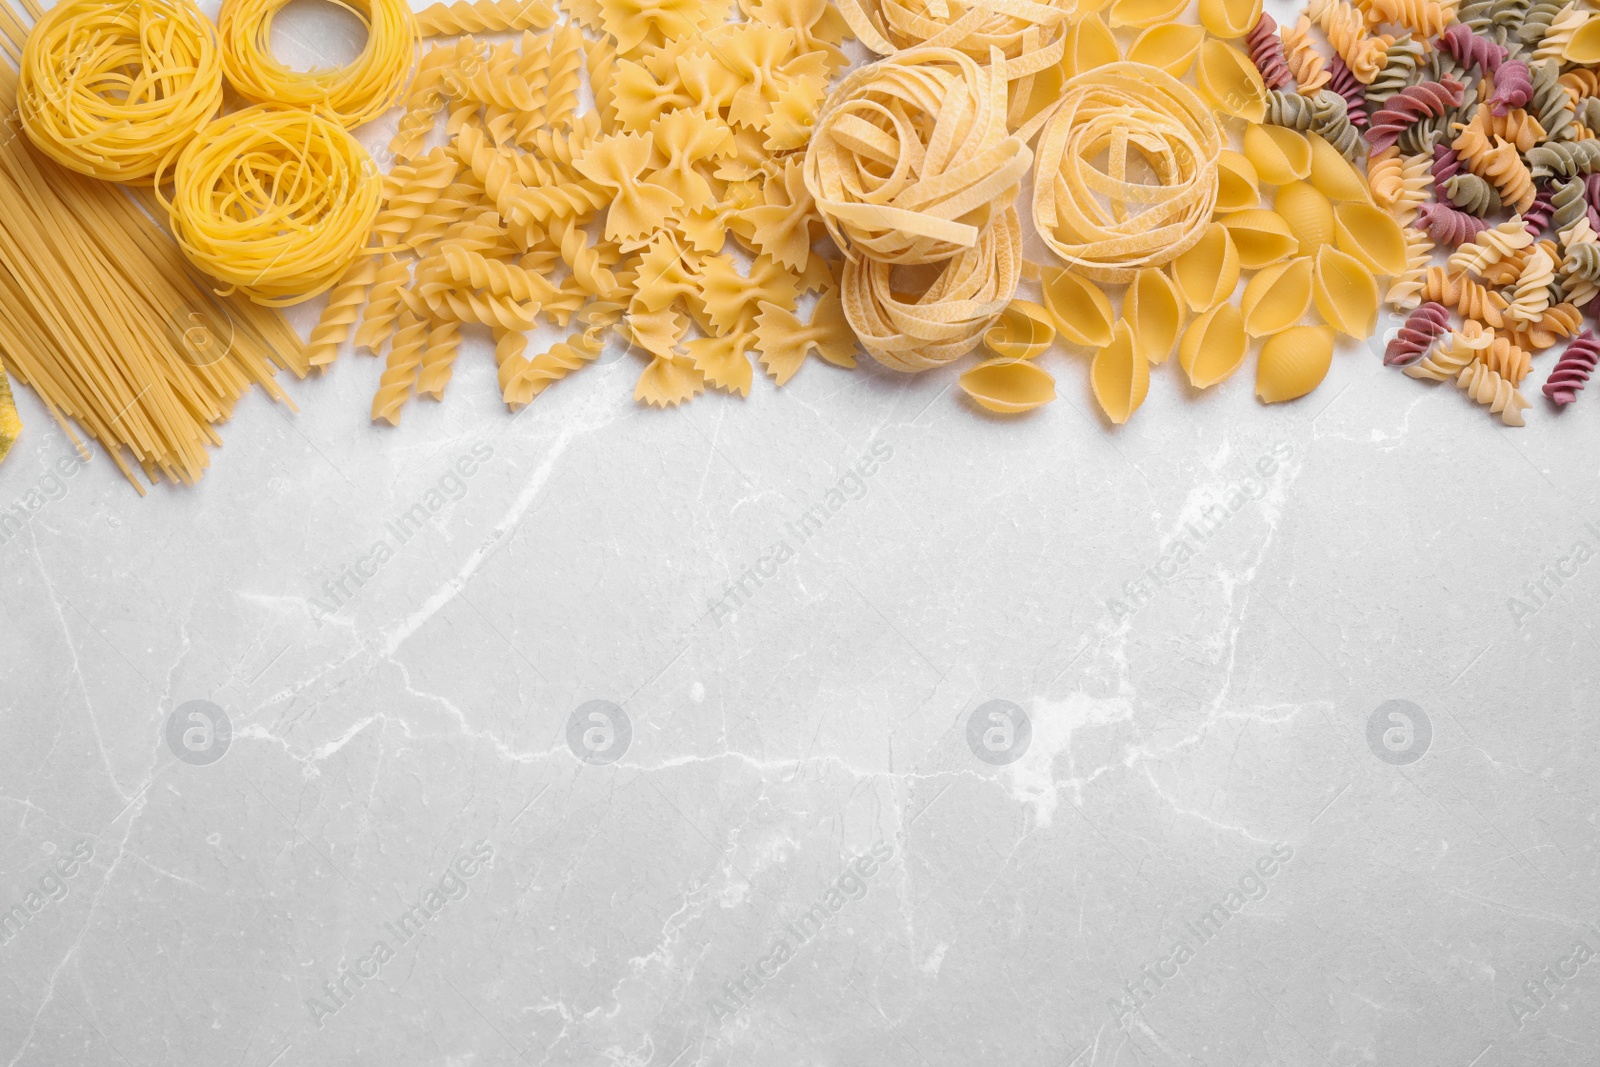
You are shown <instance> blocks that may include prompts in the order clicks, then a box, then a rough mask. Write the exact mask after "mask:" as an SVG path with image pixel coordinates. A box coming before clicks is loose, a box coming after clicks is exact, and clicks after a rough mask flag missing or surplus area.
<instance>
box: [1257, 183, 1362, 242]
mask: <svg viewBox="0 0 1600 1067" xmlns="http://www.w3.org/2000/svg"><path fill="white" fill-rule="evenodd" d="M1272 208H1273V210H1274V211H1276V212H1277V213H1278V215H1280V216H1281V217H1282V218H1283V221H1284V222H1287V223H1288V224H1289V232H1290V233H1292V234H1294V237H1295V240H1297V241H1299V242H1300V252H1301V253H1303V254H1304V255H1308V256H1309V255H1314V254H1315V253H1316V250H1317V249H1319V248H1321V247H1322V246H1323V245H1325V244H1327V243H1328V242H1329V241H1330V240H1332V239H1333V203H1332V202H1331V201H1330V200H1329V199H1328V198H1327V197H1325V196H1323V195H1322V193H1320V192H1319V191H1318V190H1317V188H1316V187H1315V186H1313V185H1311V184H1310V183H1309V182H1290V183H1289V184H1288V185H1285V186H1283V187H1282V188H1280V189H1279V190H1278V197H1277V199H1276V200H1274V201H1273V204H1272ZM1384 217H1385V218H1387V217H1388V216H1387V215H1386V216H1384Z"/></svg>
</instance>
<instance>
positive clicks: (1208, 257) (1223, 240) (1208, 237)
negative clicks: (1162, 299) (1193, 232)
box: [1172, 222, 1239, 311]
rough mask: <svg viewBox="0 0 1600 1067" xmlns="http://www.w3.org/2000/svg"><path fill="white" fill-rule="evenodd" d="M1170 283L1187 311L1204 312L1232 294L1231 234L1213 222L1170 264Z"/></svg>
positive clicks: (1235, 256) (1234, 255)
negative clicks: (1187, 308)
mask: <svg viewBox="0 0 1600 1067" xmlns="http://www.w3.org/2000/svg"><path fill="white" fill-rule="evenodd" d="M1172 280H1173V281H1175V282H1177V283H1178V291H1179V292H1180V293H1182V294H1183V299H1184V302H1185V303H1187V304H1188V305H1189V310H1190V311H1208V310H1210V309H1211V308H1214V307H1216V306H1217V305H1218V304H1220V303H1222V301H1224V300H1226V299H1228V297H1230V296H1232V295H1233V289H1234V286H1236V285H1238V284H1239V250H1238V248H1237V247H1235V245H1234V243H1233V235H1232V234H1230V233H1229V232H1228V228H1227V227H1226V226H1224V225H1222V224H1221V223H1220V222H1213V223H1212V224H1211V225H1209V226H1207V227H1206V232H1205V233H1203V234H1201V235H1200V240H1199V242H1198V243H1197V244H1196V245H1195V246H1194V247H1193V248H1191V249H1189V251H1187V252H1185V253H1184V254H1183V255H1181V256H1179V257H1178V258H1177V259H1175V260H1173V262H1172Z"/></svg>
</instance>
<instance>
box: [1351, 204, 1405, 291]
mask: <svg viewBox="0 0 1600 1067" xmlns="http://www.w3.org/2000/svg"><path fill="white" fill-rule="evenodd" d="M1333 233H1334V247H1336V248H1337V249H1339V251H1341V252H1348V253H1349V254H1350V255H1352V256H1354V257H1355V258H1356V259H1357V260H1359V261H1360V262H1361V263H1362V264H1363V265H1364V266H1366V267H1367V268H1369V269H1371V270H1374V271H1377V272H1378V273H1379V274H1388V275H1395V274H1402V273H1404V272H1405V269H1406V236H1405V233H1404V232H1402V231H1401V229H1400V224H1399V223H1397V222H1396V221H1395V220H1394V218H1393V217H1392V216H1390V214H1389V213H1388V212H1387V211H1380V210H1379V209H1378V208H1376V207H1373V206H1372V205H1371V204H1359V203H1349V204H1340V205H1339V207H1338V208H1337V210H1335V212H1334V227H1333Z"/></svg>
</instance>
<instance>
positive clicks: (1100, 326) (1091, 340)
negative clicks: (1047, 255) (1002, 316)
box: [1039, 267, 1116, 348]
mask: <svg viewBox="0 0 1600 1067" xmlns="http://www.w3.org/2000/svg"><path fill="white" fill-rule="evenodd" d="M1039 288H1040V289H1041V290H1042V291H1043V292H1044V306H1045V307H1046V308H1048V309H1049V310H1050V317H1051V318H1052V319H1053V320H1054V321H1055V325H1056V329H1057V330H1059V331H1060V332H1061V336H1062V337H1065V338H1066V339H1067V340H1068V341H1071V342H1072V343H1073V344H1075V345H1084V346H1085V347H1088V348H1099V347H1101V346H1102V345H1108V344H1110V343H1111V324H1112V322H1114V321H1115V320H1116V315H1115V314H1113V313H1112V311H1111V301H1109V300H1107V299H1106V294H1105V293H1102V292H1101V291H1100V287H1099V286H1097V285H1095V284H1094V283H1093V282H1091V281H1088V280H1086V279H1084V278H1080V277H1078V276H1077V275H1076V274H1073V273H1071V272H1069V271H1066V270H1062V269H1060V268H1058V267H1047V268H1045V269H1044V270H1043V271H1041V272H1040V274H1039Z"/></svg>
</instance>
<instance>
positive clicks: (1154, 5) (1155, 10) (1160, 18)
mask: <svg viewBox="0 0 1600 1067" xmlns="http://www.w3.org/2000/svg"><path fill="white" fill-rule="evenodd" d="M1188 4H1189V0H1115V2H1114V3H1113V4H1112V5H1111V10H1109V11H1107V12H1106V16H1107V18H1108V19H1109V20H1110V22H1111V25H1112V28H1117V27H1121V26H1156V25H1159V24H1161V23H1163V22H1171V21H1172V20H1173V19H1175V18H1177V17H1178V13H1179V12H1181V11H1182V10H1183V9H1184V8H1185V7H1187V6H1188Z"/></svg>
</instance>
